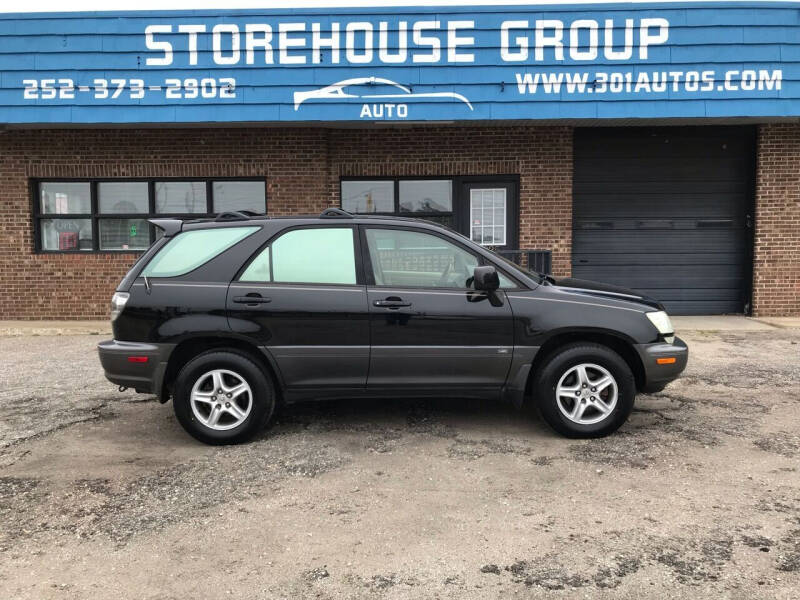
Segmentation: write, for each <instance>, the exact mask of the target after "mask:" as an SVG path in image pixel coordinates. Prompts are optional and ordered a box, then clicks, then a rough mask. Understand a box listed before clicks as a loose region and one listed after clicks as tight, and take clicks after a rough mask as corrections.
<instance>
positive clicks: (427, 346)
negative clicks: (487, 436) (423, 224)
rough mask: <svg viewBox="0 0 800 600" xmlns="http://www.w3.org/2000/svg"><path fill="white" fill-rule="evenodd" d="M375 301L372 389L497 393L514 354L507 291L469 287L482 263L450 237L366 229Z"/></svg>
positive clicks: (371, 309) (405, 230) (420, 231)
mask: <svg viewBox="0 0 800 600" xmlns="http://www.w3.org/2000/svg"><path fill="white" fill-rule="evenodd" d="M361 228H362V234H361V239H362V247H363V252H364V271H365V276H366V280H367V298H368V301H369V314H370V334H371V340H372V351H371V355H370V365H369V377H368V380H367V387H368V388H370V389H374V388H381V387H393V386H402V387H403V388H454V387H465V386H469V387H470V388H472V389H477V388H487V389H495V388H496V389H499V388H500V387H501V386H502V385H503V384H504V383H505V380H506V376H507V374H508V370H509V366H510V363H511V358H512V351H513V317H512V313H511V307H510V306H509V303H508V301H507V300H506V298H505V294H504V293H503V292H502V291H498V293H497V298H498V299H499V300H500V302H499V303H498V302H495V304H497V305H493V304H492V302H491V301H490V298H489V295H488V294H487V293H485V292H476V291H475V290H474V289H472V288H471V285H470V284H471V280H470V278H471V276H472V271H473V269H474V267H475V266H477V265H478V264H479V263H480V258H479V257H478V256H477V255H476V254H474V253H472V252H471V251H470V250H468V249H467V248H466V247H465V246H462V245H461V244H459V243H458V242H456V241H455V240H454V239H453V238H450V237H448V236H446V235H445V234H439V233H438V232H433V231H431V230H425V229H412V228H408V227H393V226H371V225H362V226H361Z"/></svg>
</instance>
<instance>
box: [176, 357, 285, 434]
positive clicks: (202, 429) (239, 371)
mask: <svg viewBox="0 0 800 600" xmlns="http://www.w3.org/2000/svg"><path fill="white" fill-rule="evenodd" d="M214 369H225V370H227V371H231V372H233V373H235V374H236V375H237V376H238V377H239V378H241V379H242V380H244V381H245V382H246V383H247V385H249V386H250V390H251V393H250V394H248V396H249V400H250V402H251V403H252V405H251V406H250V413H249V414H248V415H247V417H246V418H245V419H244V420H243V421H242V422H241V423H239V424H238V425H237V426H235V427H234V428H232V429H226V430H221V431H220V430H217V429H212V428H210V427H208V426H207V425H206V424H204V423H202V422H201V421H200V420H199V419H198V418H197V416H196V415H195V413H194V411H193V410H192V404H191V400H190V397H191V393H192V388H193V386H194V385H195V383H196V382H197V381H198V379H200V378H201V377H203V375H205V374H206V373H209V372H210V371H213V370H214ZM174 389H175V392H174V394H173V408H174V410H175V416H176V417H177V419H178V422H179V423H180V424H181V426H183V428H184V429H185V430H186V432H187V433H188V434H189V435H191V436H192V437H194V438H195V439H197V440H199V441H201V442H203V443H205V444H211V445H215V446H219V445H224V444H239V443H242V442H245V441H247V440H249V439H250V438H252V437H253V436H254V435H256V434H257V433H259V432H260V431H262V430H263V429H264V427H265V426H266V424H267V422H268V421H269V419H270V418H271V417H272V414H273V413H274V411H275V388H274V386H273V384H272V380H271V377H270V376H269V375H268V374H267V373H265V372H264V369H263V368H262V367H261V366H259V365H258V364H256V363H255V362H254V361H253V359H252V358H250V357H249V356H247V355H246V354H244V353H240V352H236V351H235V350H211V351H209V352H205V353H203V354H200V355H198V356H196V357H195V358H193V359H192V360H190V361H189V362H188V363H186V365H184V367H183V368H182V369H181V371H180V373H178V377H177V379H176V380H175V388H174Z"/></svg>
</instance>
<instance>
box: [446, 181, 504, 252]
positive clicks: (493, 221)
mask: <svg viewBox="0 0 800 600" xmlns="http://www.w3.org/2000/svg"><path fill="white" fill-rule="evenodd" d="M517 189H518V185H517V182H516V180H512V179H496V180H492V179H480V180H478V179H464V180H462V182H461V190H460V194H459V199H458V201H459V207H458V208H459V213H460V215H461V219H460V223H459V225H460V226H459V230H460V231H461V232H462V233H463V234H464V235H466V236H467V237H469V238H470V239H471V240H472V241H473V242H476V243H478V244H481V245H482V246H487V247H489V248H491V249H492V250H512V249H516V248H517V247H518V246H517V244H518V225H519V199H518V196H517Z"/></svg>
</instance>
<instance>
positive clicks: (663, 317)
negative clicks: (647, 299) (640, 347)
mask: <svg viewBox="0 0 800 600" xmlns="http://www.w3.org/2000/svg"><path fill="white" fill-rule="evenodd" d="M645 315H646V316H647V318H648V319H650V322H651V323H652V324H653V325H655V328H656V329H658V333H660V334H661V335H672V334H673V333H675V330H674V329H673V328H672V321H670V320H669V315H668V314H667V313H666V312H664V311H663V310H657V311H655V312H649V313H645Z"/></svg>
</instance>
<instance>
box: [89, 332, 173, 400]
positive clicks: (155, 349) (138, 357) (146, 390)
mask: <svg viewBox="0 0 800 600" xmlns="http://www.w3.org/2000/svg"><path fill="white" fill-rule="evenodd" d="M174 347H175V345H174V344H144V343H140V342H119V341H117V340H108V341H105V342H100V343H99V344H98V345H97V352H98V354H99V355H100V364H101V365H103V371H105V376H106V379H108V380H109V381H110V382H111V383H114V384H116V385H121V386H125V387H129V388H133V389H135V390H136V391H137V392H140V393H143V394H156V395H158V396H161V388H162V383H163V382H164V373H165V372H166V370H167V361H168V360H169V355H170V353H171V352H172V349H173V348H174Z"/></svg>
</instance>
